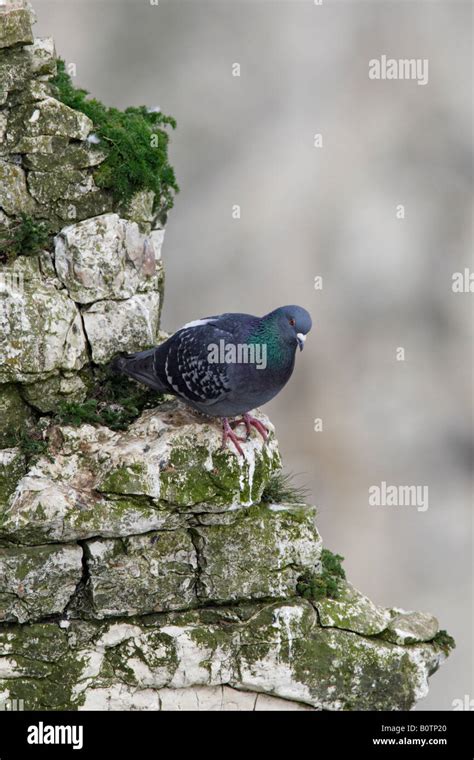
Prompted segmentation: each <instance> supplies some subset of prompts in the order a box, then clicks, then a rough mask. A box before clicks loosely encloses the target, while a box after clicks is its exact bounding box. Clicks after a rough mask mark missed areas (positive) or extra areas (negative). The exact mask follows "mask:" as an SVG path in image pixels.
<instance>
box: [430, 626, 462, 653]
mask: <svg viewBox="0 0 474 760" xmlns="http://www.w3.org/2000/svg"><path fill="white" fill-rule="evenodd" d="M431 643H432V644H437V645H438V646H439V647H441V649H442V650H443V652H444V653H445V654H446V655H448V654H449V652H450V651H451V649H455V648H456V642H455V640H454V639H453V637H452V636H450V635H449V633H448V632H447V631H446V630H445V629H444V628H442V629H441V630H440V631H438V633H437V634H436V636H435V637H434V639H432V640H431Z"/></svg>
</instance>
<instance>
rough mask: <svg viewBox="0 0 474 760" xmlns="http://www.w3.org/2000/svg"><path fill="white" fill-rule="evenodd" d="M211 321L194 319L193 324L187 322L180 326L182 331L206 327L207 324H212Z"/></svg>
mask: <svg viewBox="0 0 474 760" xmlns="http://www.w3.org/2000/svg"><path fill="white" fill-rule="evenodd" d="M212 321H213V320H212V319H195V320H194V321H193V322H187V323H186V324H185V325H183V326H182V328H181V329H182V330H184V329H185V328H187V327H200V326H201V325H207V324H208V323H209V322H212Z"/></svg>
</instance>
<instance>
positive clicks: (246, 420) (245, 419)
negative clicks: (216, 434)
mask: <svg viewBox="0 0 474 760" xmlns="http://www.w3.org/2000/svg"><path fill="white" fill-rule="evenodd" d="M242 424H243V425H245V429H246V437H245V438H244V439H240V440H245V441H246V440H248V438H249V437H250V433H251V432H252V427H254V428H255V430H256V431H257V432H258V433H260V435H261V436H262V438H263V440H264V441H266V440H267V438H268V434H269V432H270V431H269V429H268V428H267V427H266V426H265V425H264V424H263V422H260V420H258V419H257V418H256V417H252V415H251V414H243V415H242V419H240V420H234V421H233V422H232V427H237V426H238V425H242Z"/></svg>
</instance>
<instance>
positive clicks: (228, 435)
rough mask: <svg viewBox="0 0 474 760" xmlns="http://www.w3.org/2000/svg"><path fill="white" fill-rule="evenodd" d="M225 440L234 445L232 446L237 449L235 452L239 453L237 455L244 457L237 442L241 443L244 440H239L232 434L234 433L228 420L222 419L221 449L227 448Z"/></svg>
mask: <svg viewBox="0 0 474 760" xmlns="http://www.w3.org/2000/svg"><path fill="white" fill-rule="evenodd" d="M227 440H229V441H232V443H233V444H234V446H235V448H236V449H237V451H238V452H239V454H241V455H242V456H244V452H243V450H242V447H241V445H240V443H239V441H243V440H244V439H243V438H239V437H238V436H237V435H236V434H235V433H234V431H233V430H232V428H231V426H230V425H229V420H228V419H227V418H226V417H224V418H223V420H222V448H223V449H226V448H227Z"/></svg>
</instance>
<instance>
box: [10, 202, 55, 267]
mask: <svg viewBox="0 0 474 760" xmlns="http://www.w3.org/2000/svg"><path fill="white" fill-rule="evenodd" d="M49 235H50V232H49V227H48V225H47V224H46V222H41V221H38V220H37V219H33V217H31V216H29V215H28V214H24V213H21V214H20V215H19V216H18V218H17V219H16V220H15V221H14V222H13V223H12V224H11V225H10V226H9V227H2V228H1V230H0V262H1V263H2V264H8V263H10V262H11V261H13V260H14V259H16V257H17V256H33V255H34V254H36V253H39V251H41V250H42V249H43V248H45V247H46V246H47V245H48V244H49Z"/></svg>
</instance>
